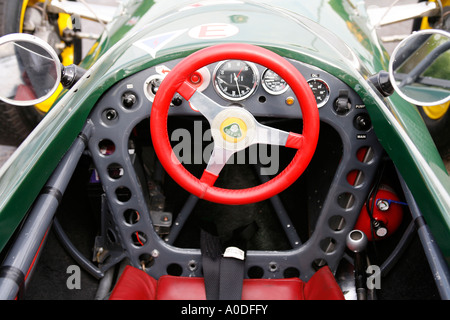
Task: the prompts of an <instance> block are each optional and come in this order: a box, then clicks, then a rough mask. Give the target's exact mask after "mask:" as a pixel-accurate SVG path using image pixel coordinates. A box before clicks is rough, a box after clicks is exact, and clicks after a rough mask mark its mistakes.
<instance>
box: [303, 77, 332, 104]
mask: <svg viewBox="0 0 450 320" xmlns="http://www.w3.org/2000/svg"><path fill="white" fill-rule="evenodd" d="M308 84H309V87H310V88H311V90H312V92H313V93H314V97H315V98H316V102H317V107H318V108H320V107H323V106H324V105H325V104H326V103H327V102H328V99H329V98H330V87H329V86H328V84H327V83H326V82H325V81H323V80H322V79H311V80H309V81H308Z"/></svg>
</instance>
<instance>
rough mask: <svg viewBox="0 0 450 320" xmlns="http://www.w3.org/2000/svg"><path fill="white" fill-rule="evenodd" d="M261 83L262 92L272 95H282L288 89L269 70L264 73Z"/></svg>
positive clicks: (278, 77)
mask: <svg viewBox="0 0 450 320" xmlns="http://www.w3.org/2000/svg"><path fill="white" fill-rule="evenodd" d="M261 83H262V86H263V88H264V90H266V91H267V92H268V93H270V94H273V95H279V94H282V93H284V92H286V90H287V89H289V85H288V84H287V82H286V81H284V79H283V78H281V77H280V76H279V75H278V74H276V73H275V72H273V71H272V70H270V69H266V71H264V73H263V76H262V82H261Z"/></svg>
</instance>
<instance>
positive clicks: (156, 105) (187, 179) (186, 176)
mask: <svg viewBox="0 0 450 320" xmlns="http://www.w3.org/2000/svg"><path fill="white" fill-rule="evenodd" d="M230 59H234V60H245V61H251V62H254V63H258V64H260V65H262V66H264V67H266V68H269V69H271V70H272V71H274V72H275V73H277V74H278V75H279V76H280V77H282V78H283V79H284V80H285V81H286V82H287V83H288V84H289V86H290V87H291V89H292V90H293V91H294V94H295V95H296V97H297V99H298V101H299V104H300V108H301V111H302V115H303V131H302V134H301V135H299V134H294V133H292V132H291V133H289V136H288V137H287V141H286V144H285V146H286V147H291V148H295V149H298V150H297V152H296V154H295V156H294V157H293V159H292V160H291V162H290V163H289V164H288V165H287V166H286V167H285V169H284V170H283V171H282V172H280V173H279V174H278V175H277V176H275V177H274V178H272V179H271V180H269V181H267V182H265V183H263V184H260V185H258V186H255V187H252V188H247V189H223V188H218V187H214V186H213V185H214V182H215V180H216V179H217V176H216V175H215V174H211V173H210V172H209V171H206V170H205V172H204V174H203V176H202V178H201V179H198V178H196V177H195V176H193V175H192V174H191V173H190V172H189V171H188V170H187V169H186V168H185V167H184V166H183V165H182V164H181V163H180V162H179V160H178V159H177V158H176V156H175V154H174V153H173V150H172V147H171V144H170V141H169V136H168V130H167V118H168V112H169V108H170V104H171V101H172V99H173V96H174V94H175V93H176V92H178V93H179V94H180V95H182V96H183V98H185V99H186V100H190V99H191V98H192V96H193V95H194V94H195V93H197V91H196V89H195V88H193V87H191V86H190V85H189V84H188V83H187V82H186V79H188V76H190V75H191V74H192V73H193V72H195V71H197V70H198V69H200V68H202V67H203V66H206V65H209V64H212V63H215V62H219V61H222V60H230ZM319 127H320V122H319V112H318V108H317V103H316V100H315V98H314V95H313V93H312V91H311V89H310V88H309V86H308V84H307V82H306V80H305V78H304V77H303V76H302V74H301V73H300V72H299V71H298V70H297V69H296V68H295V67H294V66H293V65H292V64H291V63H289V62H288V61H287V60H286V59H284V58H282V57H281V56H279V55H278V54H276V53H274V52H272V51H269V50H267V49H264V48H262V47H258V46H254V45H249V44H240V43H229V44H220V45H215V46H212V47H207V48H205V49H202V50H199V51H197V52H194V53H193V54H191V55H189V56H188V57H186V58H185V59H183V60H182V61H181V62H180V63H179V64H178V65H177V66H176V67H175V68H173V70H172V71H171V72H170V73H169V74H168V75H167V76H166V77H165V78H164V80H163V81H162V83H161V85H160V87H159V90H158V93H157V94H156V95H155V99H154V101H153V105H152V110H151V115H150V131H151V137H152V141H153V146H154V148H155V152H156V155H157V156H158V158H159V160H160V162H161V164H162V166H163V167H164V169H165V170H166V171H167V173H168V174H169V175H170V176H171V177H172V178H173V179H174V180H175V182H177V183H178V184H179V185H180V186H181V187H182V188H184V189H185V190H187V191H188V192H190V193H192V194H194V195H195V196H197V197H199V198H201V199H204V200H208V201H211V202H216V203H222V204H232V205H238V204H248V203H254V202H258V201H263V200H266V199H268V198H270V197H272V196H274V195H276V194H278V193H280V192H281V191H283V190H285V189H286V188H287V187H289V186H290V185H291V184H292V183H294V182H295V181H296V180H297V179H298V178H299V177H300V175H301V174H302V173H303V172H304V170H305V169H306V167H307V166H308V164H309V162H310V161H311V159H312V157H313V155H314V152H315V149H316V146H317V142H318V137H319ZM214 143H215V144H216V141H214Z"/></svg>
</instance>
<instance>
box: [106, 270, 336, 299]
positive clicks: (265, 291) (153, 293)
mask: <svg viewBox="0 0 450 320" xmlns="http://www.w3.org/2000/svg"><path fill="white" fill-rule="evenodd" d="M110 299H111V300H142V299H145V300H205V299H206V293H205V282H204V279H203V278H199V277H192V278H191V277H175V276H162V277H161V278H160V279H159V280H158V281H157V280H155V279H154V278H152V277H151V276H149V275H148V274H147V273H145V272H144V271H142V270H140V269H136V268H134V267H131V266H127V267H126V268H125V270H124V272H123V273H122V275H121V277H120V279H119V281H118V282H117V284H116V286H115V288H114V290H113V292H112V294H111V296H110ZM343 299H344V296H343V294H342V291H341V289H340V288H339V286H338V284H337V283H336V280H335V279H334V276H333V274H332V273H331V271H330V269H329V268H328V267H324V268H321V269H320V270H319V271H317V272H316V273H315V274H314V276H313V277H312V278H311V279H310V280H309V281H308V282H306V283H305V282H303V281H302V280H300V279H299V278H289V279H245V280H244V283H243V287H242V300H343Z"/></svg>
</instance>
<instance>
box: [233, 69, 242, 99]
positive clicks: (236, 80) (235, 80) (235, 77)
mask: <svg viewBox="0 0 450 320" xmlns="http://www.w3.org/2000/svg"><path fill="white" fill-rule="evenodd" d="M241 71H242V69H241ZM241 71H239V73H241ZM239 73H238V76H239ZM233 75H234V82H236V88H237V91H238V94H239V96H241V90H239V83H238V78H237V76H236V73H233Z"/></svg>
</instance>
